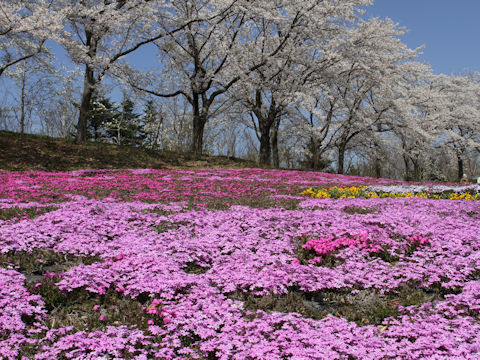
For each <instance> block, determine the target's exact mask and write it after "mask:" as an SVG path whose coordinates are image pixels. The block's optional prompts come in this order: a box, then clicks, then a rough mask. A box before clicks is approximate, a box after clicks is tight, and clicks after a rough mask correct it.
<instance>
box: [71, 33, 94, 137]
mask: <svg viewBox="0 0 480 360" xmlns="http://www.w3.org/2000/svg"><path fill="white" fill-rule="evenodd" d="M85 39H86V41H85V45H86V46H87V47H88V55H89V57H90V58H93V57H94V56H95V54H96V53H97V42H98V40H97V39H96V38H95V37H94V36H93V34H92V33H91V32H90V31H85ZM95 85H96V82H95V73H94V69H93V68H92V67H91V66H90V65H89V64H88V63H87V64H86V65H85V78H84V81H83V93H82V101H81V103H80V112H79V114H78V123H77V136H76V138H75V143H77V144H85V143H86V142H87V125H88V117H89V115H90V110H91V101H92V96H93V93H94V91H95Z"/></svg>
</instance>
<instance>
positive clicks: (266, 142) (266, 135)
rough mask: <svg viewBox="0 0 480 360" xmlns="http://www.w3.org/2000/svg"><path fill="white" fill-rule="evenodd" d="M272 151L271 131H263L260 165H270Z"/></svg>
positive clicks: (261, 135)
mask: <svg viewBox="0 0 480 360" xmlns="http://www.w3.org/2000/svg"><path fill="white" fill-rule="evenodd" d="M268 130H270V129H268ZM271 153H272V149H271V146H270V131H268V132H266V131H262V132H261V134H260V165H264V166H270V164H271V163H270V160H271V159H270V158H271Z"/></svg>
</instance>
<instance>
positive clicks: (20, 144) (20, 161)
mask: <svg viewBox="0 0 480 360" xmlns="http://www.w3.org/2000/svg"><path fill="white" fill-rule="evenodd" d="M251 167H258V165H257V164H256V163H254V162H251V161H246V160H241V159H235V158H228V157H225V156H207V155H202V156H194V155H192V154H182V153H175V152H169V151H155V150H146V149H140V148H135V147H130V146H117V145H111V144H104V143H93V142H91V143H88V144H87V145H76V144H74V143H73V142H72V141H71V140H66V139H58V138H51V137H47V136H40V135H31V134H26V135H20V134H17V133H13V132H8V131H0V170H8V171H21V170H44V171H68V170H75V169H128V168H152V169H173V168H251Z"/></svg>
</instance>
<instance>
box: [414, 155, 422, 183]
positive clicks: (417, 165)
mask: <svg viewBox="0 0 480 360" xmlns="http://www.w3.org/2000/svg"><path fill="white" fill-rule="evenodd" d="M412 162H413V177H414V180H415V181H419V180H421V177H422V176H421V167H420V161H419V160H418V159H415V160H412Z"/></svg>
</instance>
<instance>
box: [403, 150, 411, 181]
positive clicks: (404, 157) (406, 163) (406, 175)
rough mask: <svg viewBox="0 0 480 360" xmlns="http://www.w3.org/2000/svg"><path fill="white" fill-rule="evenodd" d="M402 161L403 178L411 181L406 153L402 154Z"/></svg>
mask: <svg viewBox="0 0 480 360" xmlns="http://www.w3.org/2000/svg"><path fill="white" fill-rule="evenodd" d="M403 163H404V164H405V180H406V181H412V177H411V176H410V166H409V162H408V156H407V155H406V154H404V155H403Z"/></svg>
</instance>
